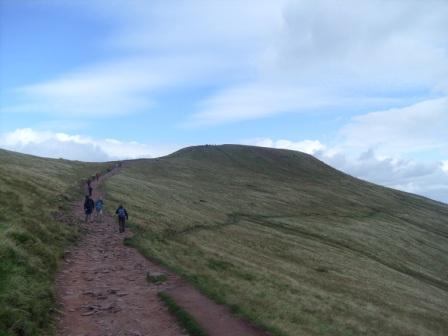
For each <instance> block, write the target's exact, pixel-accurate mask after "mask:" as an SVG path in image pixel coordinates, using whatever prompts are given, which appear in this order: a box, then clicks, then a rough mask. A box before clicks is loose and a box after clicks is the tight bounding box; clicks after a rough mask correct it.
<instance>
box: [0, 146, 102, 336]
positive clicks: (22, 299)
mask: <svg viewBox="0 0 448 336" xmlns="http://www.w3.org/2000/svg"><path fill="white" fill-rule="evenodd" d="M106 166H107V165H106V164H87V163H80V162H73V161H66V160H52V159H43V158H37V157H33V156H28V155H22V154H17V153H12V152H8V151H4V150H0V335H2V336H11V335H26V336H28V335H42V334H48V333H51V329H52V327H51V320H52V314H53V311H54V305H55V294H54V275H55V272H56V268H57V265H58V260H59V258H60V256H61V253H62V252H63V251H64V248H65V247H66V246H67V245H68V244H71V243H73V242H74V241H75V240H76V239H77V237H78V234H79V229H78V225H77V223H78V222H77V218H73V216H71V214H70V213H71V211H70V210H71V205H70V204H71V202H72V201H73V200H76V201H78V200H81V198H82V194H83V191H82V187H81V180H84V179H85V178H86V177H87V176H91V175H92V174H94V173H96V172H97V171H100V170H103V169H105V167H106Z"/></svg>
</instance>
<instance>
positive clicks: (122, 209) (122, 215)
mask: <svg viewBox="0 0 448 336" xmlns="http://www.w3.org/2000/svg"><path fill="white" fill-rule="evenodd" d="M117 211H118V217H121V218H125V217H126V211H125V210H124V208H118V210H117Z"/></svg>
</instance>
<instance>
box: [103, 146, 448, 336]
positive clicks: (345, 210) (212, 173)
mask: <svg viewBox="0 0 448 336" xmlns="http://www.w3.org/2000/svg"><path fill="white" fill-rule="evenodd" d="M107 191H108V193H109V195H110V198H112V200H114V201H116V202H120V201H123V200H125V202H126V203H127V204H128V209H130V212H132V214H133V217H132V218H133V225H134V230H135V232H136V233H137V234H136V236H135V238H134V239H133V241H132V244H134V245H135V246H136V247H138V248H139V249H140V250H141V251H142V252H143V253H144V254H146V255H147V256H149V257H151V258H153V259H156V260H159V261H160V262H162V263H164V264H166V265H168V266H169V267H171V268H172V269H175V270H177V271H178V272H179V273H181V274H183V275H184V276H185V277H187V278H189V279H190V280H191V281H192V282H194V283H195V284H196V285H197V286H198V287H200V288H201V289H202V290H203V291H204V292H206V293H208V294H209V295H210V296H212V297H214V298H215V299H216V300H218V301H219V302H224V303H226V304H228V305H230V306H232V307H235V309H237V310H238V311H239V312H241V313H242V314H243V315H245V316H248V317H249V318H251V319H252V320H254V321H255V322H257V323H258V324H262V325H264V326H265V327H266V328H268V329H269V330H271V331H272V332H274V333H275V334H278V335H301V334H307V335H321V334H332V335H349V334H353V335H359V334H363V335H377V334H379V333H380V334H383V335H409V334H413V333H415V330H418V334H419V335H437V334H443V333H444V332H445V331H447V330H448V324H447V321H446V318H445V316H444V313H443V312H446V311H448V303H447V302H448V281H447V279H448V273H447V272H448V269H447V268H446V265H447V264H448V259H447V256H448V225H447V223H448V220H447V218H448V206H447V205H445V204H442V203H438V202H435V201H432V200H430V199H426V198H424V197H420V196H416V195H412V194H408V193H404V192H400V191H397V190H393V189H390V188H385V187H381V186H378V185H375V184H372V183H368V182H365V181H362V180H359V179H356V178H354V177H351V176H349V175H347V174H344V173H342V172H340V171H338V170H336V169H333V168H331V167H330V166H328V165H326V164H324V163H323V162H321V161H319V160H317V159H316V158H314V157H312V156H311V155H307V154H303V153H299V152H295V151H289V150H279V149H270V148H260V147H251V146H240V145H221V146H196V147H189V148H185V149H182V150H180V151H178V152H175V153H173V154H171V155H168V156H166V157H162V158H157V159H151V160H136V161H132V162H128V163H127V164H126V165H125V168H124V169H123V170H122V171H121V173H120V174H117V175H115V176H114V177H113V178H111V179H110V180H109V181H108V183H107Z"/></svg>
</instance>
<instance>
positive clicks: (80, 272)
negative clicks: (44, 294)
mask: <svg viewBox="0 0 448 336" xmlns="http://www.w3.org/2000/svg"><path fill="white" fill-rule="evenodd" d="M99 196H100V192H99V191H98V188H97V186H96V185H94V191H93V198H94V199H96V198H97V197H99ZM105 203H106V207H108V208H109V209H112V207H113V206H114V205H112V204H107V200H106V201H105ZM75 212H76V215H77V216H79V218H83V203H82V202H80V203H79V204H78V205H77V206H76V208H75ZM86 230H87V233H86V235H85V237H84V238H83V239H82V241H81V242H80V243H79V245H77V246H76V247H74V248H73V249H72V250H71V251H69V252H68V253H67V254H66V257H65V261H64V265H63V266H62V267H61V269H60V271H59V274H58V276H57V280H56V283H57V294H58V300H59V303H60V307H61V308H60V310H61V312H60V314H59V316H58V322H57V335H61V336H62V335H63V336H81V335H83V336H118V335H120V336H143V335H161V336H178V335H186V334H185V333H184V332H183V331H182V330H181V328H180V327H179V325H178V324H177V321H176V320H175V319H174V318H173V317H172V316H171V315H170V314H169V312H168V311H167V309H166V308H165V307H164V305H163V303H162V302H161V301H160V299H159V298H158V296H157V293H158V290H159V288H158V287H157V286H156V285H153V284H150V283H148V282H147V281H146V277H145V276H146V272H147V271H149V269H151V270H154V269H155V268H156V265H153V264H150V263H149V262H148V261H147V260H146V259H145V258H144V257H142V256H141V255H140V254H139V253H138V252H137V251H136V250H135V249H133V248H130V247H126V246H124V245H123V238H124V237H125V236H126V235H129V232H128V233H126V234H119V233H118V225H117V223H116V221H115V220H114V218H112V217H111V216H107V215H105V216H104V218H103V221H102V222H101V223H97V222H93V223H89V224H88V225H86Z"/></svg>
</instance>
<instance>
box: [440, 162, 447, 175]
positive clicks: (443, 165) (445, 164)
mask: <svg viewBox="0 0 448 336" xmlns="http://www.w3.org/2000/svg"><path fill="white" fill-rule="evenodd" d="M441 168H442V170H443V171H444V172H445V173H447V174H448V160H445V161H442V164H441Z"/></svg>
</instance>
